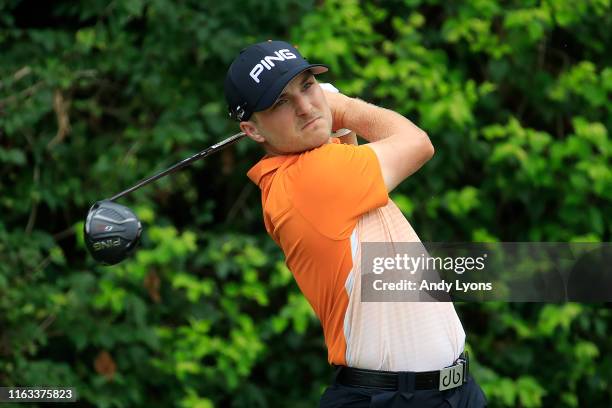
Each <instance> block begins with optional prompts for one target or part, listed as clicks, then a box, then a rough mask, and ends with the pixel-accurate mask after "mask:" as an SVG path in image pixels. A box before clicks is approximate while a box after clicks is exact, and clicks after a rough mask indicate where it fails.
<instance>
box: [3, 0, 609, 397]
mask: <svg viewBox="0 0 612 408" xmlns="http://www.w3.org/2000/svg"><path fill="white" fill-rule="evenodd" d="M34 8H36V10H37V12H36V13H33V12H32V10H33V9H34ZM611 19H612V12H611V10H610V1H609V0H589V1H583V2H570V1H568V0H549V1H545V2H516V1H511V2H498V1H493V0H478V1H464V2H442V1H438V0H427V1H422V0H405V1H398V0H387V1H369V2H363V1H356V0H329V1H325V2H316V4H315V3H314V2H302V1H297V0H289V1H281V0H271V1H265V2H255V1H241V2H238V1H234V0H230V1H224V2H211V1H204V2H193V1H192V2H171V1H168V0H155V1H150V0H139V1H119V2H103V1H94V2H69V1H62V2H51V3H44V4H38V3H36V4H34V3H33V2H31V1H19V0H0V46H1V49H2V52H1V53H0V169H1V170H0V174H1V177H0V191H1V194H0V213H1V214H2V215H1V216H0V384H3V385H34V384H55V385H71V386H74V387H75V388H77V390H78V393H79V398H80V400H81V402H82V403H83V404H85V405H87V404H89V405H90V406H99V407H131V406H152V407H156V406H160V407H162V406H164V407H165V406H181V407H210V406H256V407H257V406H261V407H264V406H280V405H283V403H282V401H291V402H290V403H288V404H290V406H292V407H296V406H298V407H299V406H305V407H306V406H313V405H315V404H316V402H317V400H318V397H319V395H320V393H321V392H322V390H323V388H324V386H325V385H326V384H327V383H328V382H329V379H330V376H331V369H330V368H329V366H328V365H327V360H326V353H325V349H324V343H323V338H322V334H321V330H320V328H319V326H318V323H317V322H316V318H315V317H314V315H313V313H312V311H311V309H310V306H309V304H308V302H307V301H306V300H305V299H304V297H303V296H302V295H301V294H299V290H298V289H297V287H296V285H295V284H294V283H293V280H292V277H291V273H290V272H289V271H288V269H287V268H286V266H285V265H284V263H283V258H282V254H281V253H280V251H279V250H278V248H276V247H275V246H274V243H273V242H272V241H271V240H270V239H269V237H267V236H266V235H265V233H264V228H263V224H262V222H261V206H260V198H259V195H258V190H257V188H256V187H255V186H253V185H252V183H251V182H250V181H249V180H248V179H247V178H246V176H245V173H246V171H247V170H248V169H249V168H250V166H251V165H252V164H254V163H255V162H256V161H257V159H258V158H259V157H260V156H261V151H260V150H259V149H258V147H257V146H255V145H254V144H252V143H249V142H246V141H245V142H241V143H240V144H238V145H236V146H235V147H233V148H232V149H228V150H226V151H224V152H223V153H220V154H218V155H215V156H213V157H210V158H207V159H206V160H205V161H201V162H198V163H196V164H195V165H194V166H193V167H191V168H190V169H189V170H183V171H182V172H181V173H178V174H174V175H172V176H169V177H166V178H164V179H162V180H159V181H158V182H156V183H155V184H154V185H151V186H148V187H146V188H144V189H142V190H140V191H137V192H135V193H134V194H132V195H130V196H129V197H128V198H125V199H123V202H124V203H125V204H126V205H129V206H131V207H132V208H134V209H135V210H136V212H137V214H138V216H139V217H140V219H141V220H142V221H143V223H144V224H145V233H144V237H143V242H142V243H141V248H140V250H139V252H137V254H136V255H135V256H134V257H133V259H131V260H129V261H127V262H124V263H122V264H121V265H118V266H115V267H101V266H98V265H96V264H95V263H94V262H93V260H92V259H91V258H90V257H88V256H87V254H86V252H85V248H84V244H83V237H82V232H81V231H82V228H83V218H84V216H85V214H86V213H87V210H88V208H89V206H90V205H91V204H92V203H93V202H95V201H96V200H99V199H101V198H104V197H109V196H111V195H112V194H114V193H116V192H118V191H120V190H121V189H123V188H125V187H127V186H129V185H132V184H134V183H135V182H136V181H138V180H139V179H141V178H144V177H146V176H148V175H150V174H152V173H154V172H156V171H159V170H160V169H162V168H166V167H168V166H169V165H170V164H172V163H175V162H177V161H179V160H180V159H182V158H184V157H187V156H188V155H191V154H193V153H195V152H197V151H199V150H201V149H202V148H203V147H205V146H209V145H211V144H212V143H214V142H215V141H218V140H220V139H222V138H224V137H226V136H228V135H230V134H233V133H235V131H236V128H235V124H233V123H231V122H230V121H229V120H227V118H226V113H225V103H224V98H223V77H224V74H225V70H226V68H227V66H228V65H229V63H230V62H231V59H232V58H233V57H234V55H235V54H236V53H237V52H238V51H239V50H240V49H241V48H242V47H244V46H245V45H246V44H249V43H252V42H255V41H262V40H265V39H268V38H285V39H289V40H290V41H291V42H293V43H294V44H297V45H298V46H299V49H300V50H301V51H302V52H303V53H304V54H305V55H306V56H308V58H309V60H311V61H317V62H318V61H320V62H323V63H326V64H328V65H329V66H330V68H331V71H330V73H329V74H327V75H326V77H325V80H326V81H330V82H333V83H334V84H335V85H336V86H337V87H338V88H339V89H341V90H342V91H343V92H344V93H346V94H349V95H352V96H358V97H360V98H363V99H365V100H368V101H371V102H374V103H376V104H379V105H382V106H386V107H389V108H392V109H394V110H396V111H398V112H400V113H402V114H404V115H405V116H407V117H409V118H410V119H412V120H413V121H414V122H415V123H417V124H418V125H419V126H421V127H422V128H423V129H424V130H426V131H427V132H428V134H429V136H430V138H431V140H432V142H433V144H434V146H435V148H436V155H435V157H434V158H433V160H432V161H430V162H429V163H428V164H427V165H426V166H425V167H424V168H423V169H422V170H420V171H419V172H418V173H417V174H416V175H415V176H413V177H411V178H409V179H408V180H407V181H406V182H404V183H403V184H402V185H401V186H400V187H399V188H398V189H397V190H396V191H394V195H393V198H394V200H395V201H396V202H397V204H398V206H399V207H400V209H401V210H402V211H404V213H405V214H406V216H407V217H408V218H409V220H410V222H411V223H412V225H413V226H414V227H415V230H416V231H417V232H418V233H419V236H420V237H421V238H422V239H423V240H424V241H470V240H473V241H610V240H611V238H612V226H611V225H612V224H610V221H609V220H610V219H612V205H611V204H612V170H610V169H611V168H612V166H611V161H612V160H611V155H612V142H611V139H610V129H611V128H612V104H611V103H610V94H611V93H612V69H611V68H610V66H611V65H612V64H611V61H610V53H609V52H608V49H609V48H610V46H612V44H610V36H609V32H610V31H612V24H611ZM457 310H458V312H459V314H460V316H461V318H462V321H463V323H464V326H465V328H466V332H467V333H468V348H469V349H470V351H472V356H473V360H474V363H473V365H472V366H473V372H474V376H475V377H476V378H477V380H478V381H479V382H480V384H481V385H482V387H483V389H484V390H485V392H486V394H487V397H488V398H489V401H490V403H491V406H494V407H497V406H499V407H511V406H522V407H548V406H560V407H580V406H602V407H603V406H610V403H611V400H612V393H611V391H610V390H611V389H612V387H611V380H610V379H611V378H612V359H611V357H610V356H611V355H612V353H611V352H612V344H611V343H610V340H609V335H608V333H609V331H610V322H611V321H612V319H611V316H610V310H609V309H607V308H604V307H601V306H600V305H589V304H563V305H553V304H550V305H537V304H501V303H483V304H467V303H466V304H457Z"/></svg>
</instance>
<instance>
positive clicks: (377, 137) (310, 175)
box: [225, 41, 486, 407]
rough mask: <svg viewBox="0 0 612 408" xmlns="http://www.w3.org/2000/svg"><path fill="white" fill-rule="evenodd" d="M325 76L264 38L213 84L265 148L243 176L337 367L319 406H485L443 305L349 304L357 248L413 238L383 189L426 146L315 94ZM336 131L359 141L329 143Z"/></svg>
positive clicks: (350, 101)
mask: <svg viewBox="0 0 612 408" xmlns="http://www.w3.org/2000/svg"><path fill="white" fill-rule="evenodd" d="M327 70H328V69H327V67H326V66H324V65H321V64H309V63H308V62H307V61H306V60H305V59H304V58H303V57H302V56H301V55H300V53H299V52H298V51H297V49H295V48H294V47H292V46H291V45H290V44H288V43H285V42H282V41H268V42H263V43H258V44H255V45H251V46H249V47H247V48H245V49H243V50H242V51H241V52H240V54H239V55H238V56H237V57H236V59H235V60H234V61H233V63H232V64H231V66H230V68H229V70H228V72H227V76H226V80H225V95H226V99H227V103H228V107H229V112H230V116H231V117H232V118H233V119H234V120H236V121H238V122H240V129H241V130H242V132H244V133H245V134H246V135H247V136H248V137H249V138H250V139H252V140H254V141H255V142H257V143H260V144H261V145H262V147H263V148H264V149H265V151H266V153H267V154H266V155H265V156H264V157H263V159H261V160H260V161H259V162H258V163H257V164H256V165H255V166H253V168H251V169H250V171H249V172H248V176H249V178H250V179H251V180H252V181H253V182H254V183H255V184H257V185H258V186H259V187H260V188H261V194H262V196H261V197H262V205H263V217H264V223H265V227H266V230H267V232H268V233H269V235H270V236H271V237H272V239H274V241H275V242H276V243H277V244H278V245H279V246H280V248H281V249H282V250H283V252H284V254H285V257H286V262H287V265H288V267H289V269H290V270H291V272H292V273H293V276H294V278H295V279H296V281H297V284H298V286H299V287H300V289H301V291H302V292H303V294H304V295H305V296H306V298H307V300H308V302H309V303H310V305H311V306H312V308H313V309H314V311H315V313H316V315H317V316H318V318H319V320H320V321H321V324H322V326H323V332H324V335H325V343H326V345H327V349H328V360H329V362H330V363H331V364H333V365H334V366H337V369H336V375H335V379H334V383H333V384H332V385H331V386H330V387H328V388H327V390H326V391H325V393H324V394H323V396H322V398H321V403H320V404H321V405H320V406H321V407H340V406H342V407H391V406H393V407H446V406H452V407H483V406H486V400H485V397H484V395H483V393H482V391H481V390H480V388H479V386H478V385H477V384H476V383H475V381H474V380H473V379H472V377H470V376H469V373H468V362H467V356H466V355H465V354H464V350H463V348H464V343H465V333H464V330H463V327H462V325H461V322H460V321H459V318H458V316H457V313H456V312H455V309H454V306H453V304H452V303H450V302H397V303H391V302H387V303H372V302H367V303H366V302H361V297H360V296H361V291H360V290H359V285H358V283H357V281H358V279H359V277H360V270H361V261H360V256H359V248H360V245H361V244H362V243H363V242H419V238H418V236H417V235H416V233H415V232H414V230H413V229H412V227H411V226H410V224H409V223H408V221H407V220H406V218H405V217H404V216H403V215H402V213H401V212H400V211H399V209H398V208H397V207H396V205H395V204H394V203H393V202H392V201H391V200H390V199H389V197H388V193H389V192H390V191H391V190H393V189H394V188H395V187H396V186H397V185H398V184H399V183H401V182H402V181H403V180H404V179H405V178H407V177H408V176H410V175H412V174H414V173H415V172H416V171H417V170H418V169H419V168H420V167H421V166H422V165H423V164H424V163H425V162H427V161H428V160H429V159H430V158H431V157H432V155H433V153H434V149H433V147H432V144H431V142H430V141H429V138H428V136H427V134H426V133H425V132H424V131H422V130H421V129H419V128H418V127H417V126H415V125H414V124H413V123H412V122H410V121H409V120H408V119H406V118H404V117H402V116H401V115H399V114H397V113H395V112H393V111H391V110H388V109H384V108H380V107H377V106H374V105H371V104H368V103H366V102H364V101H361V100H358V99H354V98H350V97H347V96H345V95H342V94H340V93H333V92H326V91H324V90H323V89H322V88H321V86H320V85H319V84H318V82H317V80H316V79H315V75H318V74H321V73H323V72H326V71H327ZM340 128H348V129H351V130H353V131H354V132H355V133H356V134H359V135H360V136H361V137H363V138H364V139H365V140H366V141H368V142H369V143H367V144H363V145H361V146H358V145H357V143H356V139H355V136H354V134H349V135H346V136H344V137H342V138H334V137H332V130H335V129H340ZM449 373H452V375H453V380H452V381H446V378H447V375H450V374H449Z"/></svg>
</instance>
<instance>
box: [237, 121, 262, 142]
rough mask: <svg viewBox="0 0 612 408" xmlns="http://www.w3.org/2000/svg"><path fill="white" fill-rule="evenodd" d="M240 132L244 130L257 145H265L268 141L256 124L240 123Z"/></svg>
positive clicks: (251, 122) (249, 122) (250, 122)
mask: <svg viewBox="0 0 612 408" xmlns="http://www.w3.org/2000/svg"><path fill="white" fill-rule="evenodd" d="M240 130H242V131H243V132H244V133H246V135H247V136H248V137H249V138H251V139H253V140H254V141H256V142H257V143H263V142H265V141H266V139H264V137H263V136H262V135H261V134H260V133H259V129H257V125H256V124H255V122H253V121H250V120H247V121H243V122H240Z"/></svg>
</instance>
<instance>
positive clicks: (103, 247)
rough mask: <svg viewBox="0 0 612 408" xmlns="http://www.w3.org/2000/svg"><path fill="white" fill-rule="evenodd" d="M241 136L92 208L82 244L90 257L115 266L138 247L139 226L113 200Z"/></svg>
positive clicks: (130, 213) (237, 136)
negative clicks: (83, 243)
mask: <svg viewBox="0 0 612 408" xmlns="http://www.w3.org/2000/svg"><path fill="white" fill-rule="evenodd" d="M244 136H245V134H244V133H242V132H240V133H236V134H235V135H233V136H230V137H228V138H227V139H225V140H223V141H221V142H219V143H217V144H214V145H212V146H210V147H208V148H206V149H204V150H202V151H201V152H199V153H196V154H194V155H193V156H191V157H188V158H186V159H184V160H182V161H180V162H178V163H177V164H175V165H174V166H171V167H169V168H168V169H166V170H164V171H162V172H160V173H158V174H155V175H153V176H151V177H148V178H146V179H143V180H141V181H139V182H138V183H136V184H135V185H134V186H132V187H130V188H128V189H127V190H124V191H122V192H120V193H118V194H115V195H114V196H112V197H111V198H107V199H105V200H101V201H98V202H96V203H95V204H94V205H92V206H91V208H90V209H89V212H88V213H87V218H86V220H85V226H84V234H85V244H86V246H87V249H88V250H89V253H90V254H91V256H92V257H93V258H94V259H95V260H96V261H98V262H100V263H102V264H105V265H115V264H117V263H119V262H121V261H123V260H124V259H125V258H126V257H128V256H129V255H131V254H132V253H133V252H134V250H135V249H136V247H137V245H138V242H139V240H140V235H141V234H142V224H141V223H140V221H139V220H138V217H136V214H134V212H133V211H132V210H131V209H129V208H128V207H126V206H124V205H121V204H117V203H115V202H114V201H115V200H117V199H119V198H121V197H123V196H125V195H127V194H129V193H131V192H132V191H135V190H138V189H139V188H140V187H142V186H145V185H147V184H149V183H151V182H153V181H155V180H157V179H159V178H161V177H164V176H167V175H168V174H171V173H174V172H176V171H178V170H180V169H182V168H183V167H185V166H188V165H190V164H191V163H193V162H195V161H196V160H200V159H203V158H204V157H207V156H209V155H211V154H212V153H215V152H218V151H219V150H222V149H224V148H226V147H228V146H230V145H232V144H234V143H236V142H237V141H239V140H240V139H242V138H243V137H244Z"/></svg>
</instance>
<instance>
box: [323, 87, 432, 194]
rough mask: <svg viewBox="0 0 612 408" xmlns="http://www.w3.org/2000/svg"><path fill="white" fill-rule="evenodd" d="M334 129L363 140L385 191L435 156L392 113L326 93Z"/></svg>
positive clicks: (422, 136)
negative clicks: (350, 132)
mask: <svg viewBox="0 0 612 408" xmlns="http://www.w3.org/2000/svg"><path fill="white" fill-rule="evenodd" d="M325 96H326V97H327V101H328V103H329V105H330V108H331V111H332V115H333V122H334V127H341V128H348V129H351V130H353V131H355V132H356V133H357V134H358V135H360V136H361V137H363V138H364V139H366V140H367V141H368V142H370V143H368V144H367V146H369V147H370V148H371V149H372V150H374V153H376V156H377V157H378V161H379V163H380V168H381V172H382V176H383V179H384V181H385V186H386V187H387V191H391V190H393V189H394V188H395V187H396V186H397V185H398V184H399V183H401V182H402V181H403V180H404V179H405V178H407V177H408V176H410V175H411V174H413V173H414V172H416V171H417V170H418V169H420V168H421V166H423V164H425V163H426V162H427V161H428V160H429V159H431V157H432V156H433V154H434V148H433V145H432V144H431V141H430V140H429V137H428V136H427V133H425V132H424V131H423V130H421V129H419V128H418V127H417V126H416V125H414V124H413V123H412V122H411V121H409V120H408V119H406V118H405V117H403V116H401V115H400V114H398V113H396V112H393V111H392V110H389V109H385V108H381V107H378V106H375V105H372V104H369V103H367V102H364V101H362V100H359V99H355V98H349V97H347V96H346V95H342V94H338V93H331V92H326V93H325Z"/></svg>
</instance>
